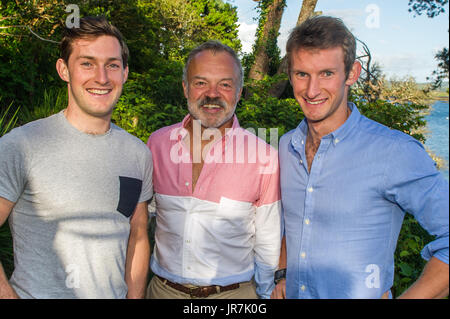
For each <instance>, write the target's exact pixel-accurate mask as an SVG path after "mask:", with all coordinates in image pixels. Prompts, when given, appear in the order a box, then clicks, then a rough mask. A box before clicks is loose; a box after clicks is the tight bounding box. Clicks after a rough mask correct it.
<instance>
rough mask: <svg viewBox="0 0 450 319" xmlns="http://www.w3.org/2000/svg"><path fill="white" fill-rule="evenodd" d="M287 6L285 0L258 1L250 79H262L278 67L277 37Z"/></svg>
mask: <svg viewBox="0 0 450 319" xmlns="http://www.w3.org/2000/svg"><path fill="white" fill-rule="evenodd" d="M285 6H286V1H285V0H262V1H259V3H258V9H259V11H260V16H259V25H258V29H257V31H256V36H257V37H256V42H255V44H254V46H253V55H254V62H253V65H252V67H251V68H250V72H249V74H248V78H249V79H252V80H262V79H263V78H264V76H265V75H266V74H270V73H272V74H273V73H275V72H276V70H277V68H278V64H279V59H280V50H279V49H278V46H277V38H278V35H279V30H280V24H281V18H282V16H283V12H284V7H285ZM274 70H275V72H273V71H274ZM271 71H272V72H271Z"/></svg>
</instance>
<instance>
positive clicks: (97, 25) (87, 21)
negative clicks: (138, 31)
mask: <svg viewBox="0 0 450 319" xmlns="http://www.w3.org/2000/svg"><path fill="white" fill-rule="evenodd" d="M102 35H109V36H112V37H115V38H116V39H117V40H118V41H119V44H120V47H121V48H122V52H121V54H122V62H123V67H126V66H127V65H128V58H129V56H130V53H129V51H128V47H127V45H126V43H125V40H124V38H123V36H122V34H121V33H120V31H119V29H117V28H116V27H115V26H113V25H112V24H110V23H109V22H108V21H107V20H106V18H105V17H102V16H98V17H84V18H81V19H80V27H79V28H77V27H74V28H67V27H66V28H65V29H64V33H63V38H62V40H61V44H60V56H61V58H62V59H63V60H64V62H66V64H68V62H69V57H70V54H71V53H72V43H73V42H74V41H75V40H78V39H89V38H96V37H100V36H102Z"/></svg>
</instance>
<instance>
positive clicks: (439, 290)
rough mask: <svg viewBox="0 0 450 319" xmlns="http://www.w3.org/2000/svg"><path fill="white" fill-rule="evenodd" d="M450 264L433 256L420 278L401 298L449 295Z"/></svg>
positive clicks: (443, 296)
mask: <svg viewBox="0 0 450 319" xmlns="http://www.w3.org/2000/svg"><path fill="white" fill-rule="evenodd" d="M448 272H449V268H448V264H446V263H444V262H443V261H440V260H439V259H438V258H436V257H432V258H431V259H430V260H429V261H428V263H427V264H426V265H425V268H424V270H423V272H422V274H421V275H420V277H419V279H417V281H416V282H415V283H414V284H413V285H412V286H411V287H409V289H408V290H406V291H405V292H404V293H403V294H402V295H401V296H400V297H399V298H400V299H427V298H436V299H437V298H445V297H447V296H448V285H449V281H448Z"/></svg>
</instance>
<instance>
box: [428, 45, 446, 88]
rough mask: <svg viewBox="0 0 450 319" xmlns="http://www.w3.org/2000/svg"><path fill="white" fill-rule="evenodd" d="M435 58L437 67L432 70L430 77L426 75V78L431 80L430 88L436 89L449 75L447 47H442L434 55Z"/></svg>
mask: <svg viewBox="0 0 450 319" xmlns="http://www.w3.org/2000/svg"><path fill="white" fill-rule="evenodd" d="M435 59H436V60H438V61H439V64H438V69H437V70H434V71H433V73H432V76H431V77H427V80H432V81H433V83H432V85H431V89H437V88H439V87H440V86H441V84H442V81H443V80H445V79H447V80H448V76H449V53H448V48H443V49H442V50H441V51H438V53H436V55H435Z"/></svg>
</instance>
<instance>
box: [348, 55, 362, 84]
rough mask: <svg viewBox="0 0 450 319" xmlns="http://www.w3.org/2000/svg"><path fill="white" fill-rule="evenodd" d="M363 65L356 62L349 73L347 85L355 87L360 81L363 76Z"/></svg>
mask: <svg viewBox="0 0 450 319" xmlns="http://www.w3.org/2000/svg"><path fill="white" fill-rule="evenodd" d="M361 69H362V67H361V63H359V61H355V62H354V63H353V65H352V68H351V69H350V72H349V73H348V77H347V80H346V81H345V84H346V85H349V86H350V85H353V84H354V83H355V82H356V81H358V78H359V76H360V74H361Z"/></svg>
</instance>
